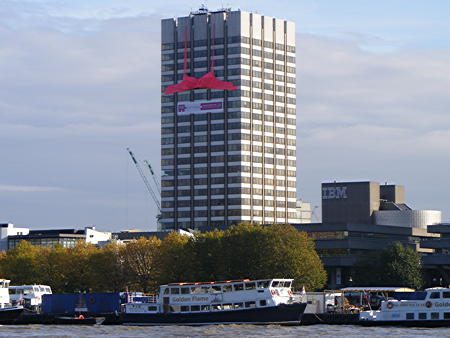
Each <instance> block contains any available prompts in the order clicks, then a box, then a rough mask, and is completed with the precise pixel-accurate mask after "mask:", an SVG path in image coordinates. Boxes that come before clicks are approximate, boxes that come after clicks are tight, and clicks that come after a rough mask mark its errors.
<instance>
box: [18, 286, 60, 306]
mask: <svg viewBox="0 0 450 338" xmlns="http://www.w3.org/2000/svg"><path fill="white" fill-rule="evenodd" d="M46 294H52V289H51V288H50V286H48V285H18V286H12V285H11V286H10V287H9V296H10V300H11V303H12V304H13V305H25V306H27V307H30V308H35V307H40V306H41V304H42V296H43V295H46Z"/></svg>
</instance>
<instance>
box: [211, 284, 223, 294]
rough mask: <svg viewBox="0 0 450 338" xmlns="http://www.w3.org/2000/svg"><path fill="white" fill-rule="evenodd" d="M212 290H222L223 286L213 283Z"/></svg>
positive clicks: (217, 291)
mask: <svg viewBox="0 0 450 338" xmlns="http://www.w3.org/2000/svg"><path fill="white" fill-rule="evenodd" d="M211 292H212V293H219V292H222V288H221V286H220V285H213V286H211Z"/></svg>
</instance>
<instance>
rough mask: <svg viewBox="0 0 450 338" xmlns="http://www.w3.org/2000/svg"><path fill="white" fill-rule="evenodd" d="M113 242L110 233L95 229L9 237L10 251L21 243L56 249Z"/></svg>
mask: <svg viewBox="0 0 450 338" xmlns="http://www.w3.org/2000/svg"><path fill="white" fill-rule="evenodd" d="M110 240H111V233H110V232H102V231H97V230H96V229H95V227H86V228H84V229H81V230H77V229H50V230H30V231H29V232H28V233H27V234H20V235H12V236H8V250H11V249H14V248H15V247H16V246H17V245H18V244H19V243H20V242H21V241H27V242H29V243H30V244H32V245H39V246H45V247H54V246H55V245H61V246H63V247H65V248H73V247H74V246H75V245H76V243H77V242H78V241H83V242H86V243H91V244H94V245H102V244H104V243H107V242H109V241H110Z"/></svg>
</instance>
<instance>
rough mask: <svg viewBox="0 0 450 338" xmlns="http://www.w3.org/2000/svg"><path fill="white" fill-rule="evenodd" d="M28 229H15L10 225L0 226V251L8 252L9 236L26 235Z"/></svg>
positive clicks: (2, 224)
mask: <svg viewBox="0 0 450 338" xmlns="http://www.w3.org/2000/svg"><path fill="white" fill-rule="evenodd" d="M29 232H30V229H28V228H16V227H14V224H12V223H1V224H0V251H6V250H8V237H9V236H22V235H28V233H29Z"/></svg>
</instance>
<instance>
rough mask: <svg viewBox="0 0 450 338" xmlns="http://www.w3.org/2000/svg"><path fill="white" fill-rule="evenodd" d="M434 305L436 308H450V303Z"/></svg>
mask: <svg viewBox="0 0 450 338" xmlns="http://www.w3.org/2000/svg"><path fill="white" fill-rule="evenodd" d="M433 305H434V306H436V307H449V306H450V302H445V303H444V302H443V303H434V304H433Z"/></svg>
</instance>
